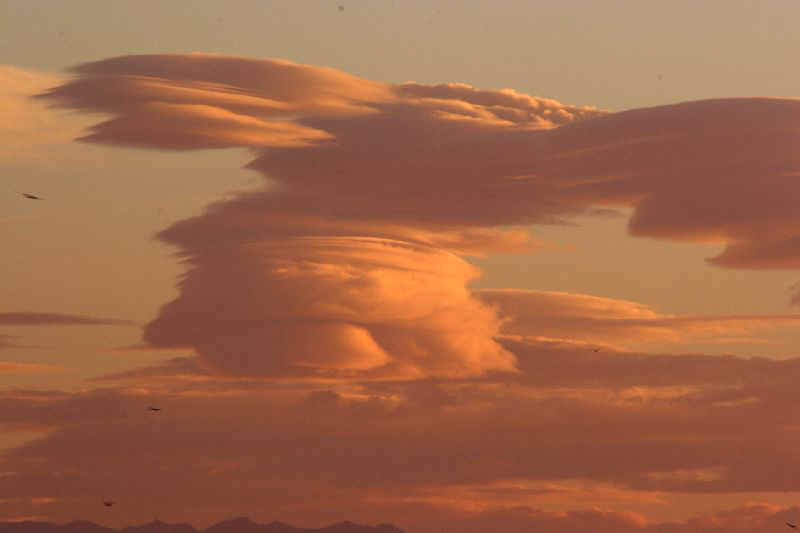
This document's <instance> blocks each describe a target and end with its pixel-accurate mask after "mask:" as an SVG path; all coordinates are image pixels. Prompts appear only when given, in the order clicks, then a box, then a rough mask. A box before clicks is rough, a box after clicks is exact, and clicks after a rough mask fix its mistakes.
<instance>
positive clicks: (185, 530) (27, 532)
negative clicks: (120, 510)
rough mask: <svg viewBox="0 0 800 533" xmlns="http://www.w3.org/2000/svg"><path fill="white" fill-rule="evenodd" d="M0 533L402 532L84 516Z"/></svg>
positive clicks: (9, 526)
mask: <svg viewBox="0 0 800 533" xmlns="http://www.w3.org/2000/svg"><path fill="white" fill-rule="evenodd" d="M0 533H404V532H403V530H401V529H399V528H398V527H396V526H394V525H392V524H378V525H376V526H368V525H362V524H356V523H353V522H350V521H344V522H337V523H335V524H331V525H329V526H325V527H320V528H302V527H295V526H292V525H289V524H285V523H283V522H278V521H273V522H270V523H269V524H260V523H258V522H253V521H252V520H250V519H249V518H248V517H245V516H240V517H237V518H232V519H229V520H223V521H222V522H219V523H217V524H214V525H212V526H210V527H208V528H206V529H197V528H195V527H194V526H192V525H190V524H187V523H178V524H169V523H166V522H162V521H160V520H154V521H152V522H148V523H145V524H139V525H131V526H126V527H123V528H119V529H114V528H110V527H106V526H101V525H99V524H95V523H94V522H89V521H87V520H73V521H72V522H68V523H65V524H53V523H51V522H40V521H31V520H25V521H21V522H0Z"/></svg>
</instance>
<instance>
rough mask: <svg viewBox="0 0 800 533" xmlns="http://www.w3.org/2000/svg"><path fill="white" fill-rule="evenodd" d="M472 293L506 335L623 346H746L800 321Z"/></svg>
mask: <svg viewBox="0 0 800 533" xmlns="http://www.w3.org/2000/svg"><path fill="white" fill-rule="evenodd" d="M474 294H475V295H476V296H477V297H478V298H479V299H481V300H482V301H484V302H486V303H488V304H490V305H493V306H495V307H496V308H497V309H498V312H499V314H500V316H501V318H503V319H505V321H504V322H503V326H502V328H501V331H502V332H503V333H504V334H506V335H516V336H523V337H524V336H530V337H538V338H542V339H547V338H549V339H554V340H555V339H563V340H571V341H577V342H585V343H592V342H594V343H601V344H617V345H621V346H626V347H634V346H637V347H641V346H644V345H646V344H647V343H652V342H680V341H684V340H687V339H702V340H705V341H714V340H725V341H730V340H731V339H734V340H737V341H738V342H747V341H748V340H755V337H753V334H754V333H756V332H759V331H763V330H764V329H771V328H776V327H787V326H791V325H794V324H796V323H797V322H798V321H800V315H798V314H774V315H718V316H681V315H671V314H663V313H658V312H656V311H654V310H653V309H652V308H650V307H649V306H646V305H643V304H640V303H636V302H631V301H627V300H618V299H614V298H604V297H599V296H591V295H587V294H574V293H566V292H553V291H531V290H519V289H486V290H480V291H476V292H475V293H474Z"/></svg>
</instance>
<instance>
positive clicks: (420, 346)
mask: <svg viewBox="0 0 800 533" xmlns="http://www.w3.org/2000/svg"><path fill="white" fill-rule="evenodd" d="M234 257H235V260H234V261H233V262H231V259H232V258H234ZM221 258H224V261H220V259H221ZM193 262H196V263H197V266H196V267H193V268H191V269H190V270H189V271H188V276H187V278H186V281H185V282H184V284H183V286H182V291H181V296H179V298H178V299H177V300H175V301H173V302H171V303H170V304H168V305H167V306H166V307H164V308H163V309H162V311H161V313H160V316H159V318H157V319H156V320H155V321H153V322H152V323H150V324H149V325H148V326H147V328H146V329H145V340H146V341H147V342H149V343H150V344H152V345H155V346H162V347H164V346H175V347H179V346H191V347H193V348H194V349H195V350H196V352H197V354H198V355H199V356H200V357H201V358H203V360H204V361H206V362H208V363H210V364H211V365H212V367H214V368H216V369H218V370H219V371H221V372H222V373H227V374H233V375H251V376H270V375H311V376H315V375H316V376H331V377H335V376H349V375H353V373H355V375H362V376H365V377H366V376H374V377H382V376H383V377H392V376H393V377H409V378H416V377H420V376H431V375H432V376H447V375H449V376H464V375H476V374H481V373H484V372H486V371H488V370H505V371H511V370H513V369H514V359H513V356H512V355H511V354H509V353H508V352H506V351H505V350H503V349H502V348H500V346H499V345H497V344H496V343H495V341H494V340H493V339H492V337H493V336H494V335H495V333H496V332H497V331H498V328H499V321H498V320H497V318H496V317H495V316H494V313H493V312H492V311H491V309H489V308H488V307H486V306H484V305H482V304H481V303H480V302H479V301H477V300H475V299H474V298H472V297H471V295H470V293H469V291H468V290H467V289H466V287H465V286H466V284H467V283H468V282H469V281H471V280H472V279H474V278H475V277H477V275H478V273H477V270H476V269H475V268H474V267H472V266H470V265H469V264H468V263H466V262H465V261H463V260H462V259H460V258H458V257H457V256H455V255H454V254H451V253H448V252H444V251H441V250H436V249H434V248H430V247H427V246H419V245H410V244H408V243H404V242H399V241H392V240H387V239H377V238H368V237H296V238H293V239H282V240H277V239H276V240H270V241H265V242H263V243H257V244H244V245H242V246H239V247H237V248H235V249H230V250H226V251H225V252H224V253H220V251H219V249H218V248H214V249H211V250H209V251H208V252H206V251H205V250H202V251H200V252H199V253H198V254H197V256H195V257H194V258H193ZM219 279H225V280H226V283H225V284H224V285H220V284H219V283H218V282H217V280H219ZM204 310H207V311H204Z"/></svg>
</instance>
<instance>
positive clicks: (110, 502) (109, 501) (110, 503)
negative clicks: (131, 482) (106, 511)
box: [103, 500, 117, 507]
mask: <svg viewBox="0 0 800 533" xmlns="http://www.w3.org/2000/svg"><path fill="white" fill-rule="evenodd" d="M115 503H117V502H115V501H112V500H103V505H105V506H106V507H111V506H112V505H114V504H115Z"/></svg>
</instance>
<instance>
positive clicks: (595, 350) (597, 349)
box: [592, 348, 600, 353]
mask: <svg viewBox="0 0 800 533" xmlns="http://www.w3.org/2000/svg"><path fill="white" fill-rule="evenodd" d="M592 351H593V352H595V353H597V352H599V351H600V348H592Z"/></svg>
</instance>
